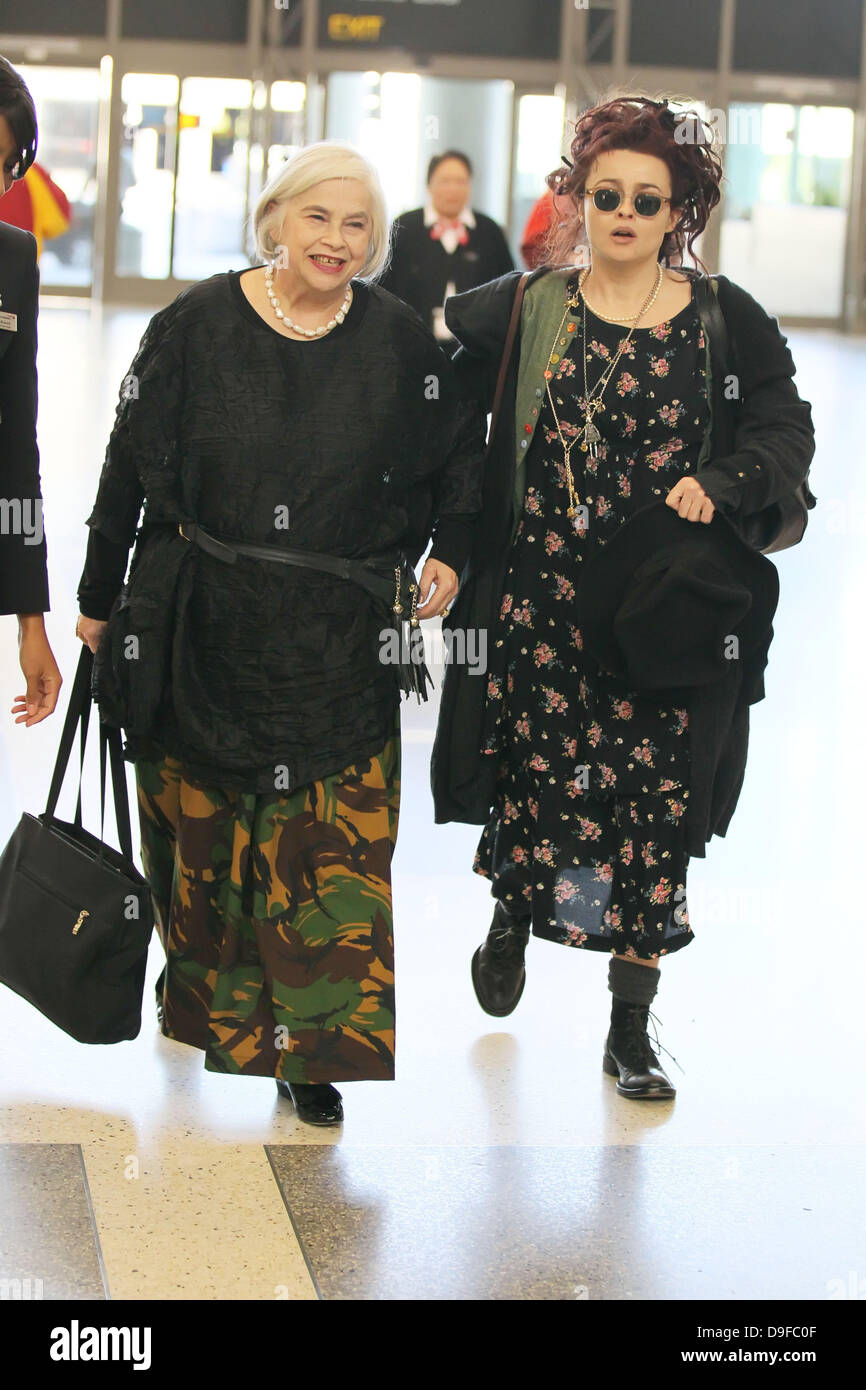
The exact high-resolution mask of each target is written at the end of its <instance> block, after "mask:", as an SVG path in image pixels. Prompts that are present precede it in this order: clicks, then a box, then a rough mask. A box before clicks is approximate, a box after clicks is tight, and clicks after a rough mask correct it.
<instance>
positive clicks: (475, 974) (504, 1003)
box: [472, 902, 532, 1018]
mask: <svg viewBox="0 0 866 1390" xmlns="http://www.w3.org/2000/svg"><path fill="white" fill-rule="evenodd" d="M531 930H532V917H531V915H527V916H523V917H514V916H512V914H511V913H510V912H509V911H508V909H507V908H505V907H504V906H503V905H502V903H501V902H497V904H496V907H495V908H494V911H493V921H492V922H491V924H490V930H489V931H488V933H487V940H486V941H484V942H483V943H482V944H481V945H480V946H479V947H478V950H477V951H476V952H475V955H474V956H473V957H472V984H473V987H474V989H475V996H476V998H477V1000H478V1002H479V1004H480V1005H481V1007H482V1009H483V1010H484V1012H485V1013H486V1014H491V1015H492V1016H493V1018H505V1016H506V1014H510V1013H512V1012H513V1011H514V1009H516V1008H517V1005H518V1003H519V1002H520V996H521V994H522V993H523V986H524V985H525V984H526V967H525V965H524V963H523V954H524V951H525V950H526V943H527V941H528V940H529V936H530V932H531Z"/></svg>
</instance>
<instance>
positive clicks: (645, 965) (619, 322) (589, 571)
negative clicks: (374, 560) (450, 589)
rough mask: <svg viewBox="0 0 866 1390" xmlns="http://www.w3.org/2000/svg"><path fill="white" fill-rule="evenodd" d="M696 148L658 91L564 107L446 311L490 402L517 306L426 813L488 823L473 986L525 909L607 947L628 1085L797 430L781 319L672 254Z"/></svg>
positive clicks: (504, 996) (609, 1064)
mask: <svg viewBox="0 0 866 1390" xmlns="http://www.w3.org/2000/svg"><path fill="white" fill-rule="evenodd" d="M712 144H713V133H712V131H711V130H710V129H709V128H708V127H707V126H706V125H705V124H704V123H703V122H702V121H701V120H700V118H699V117H697V116H696V115H695V114H694V113H687V114H686V115H685V116H684V117H679V118H678V117H675V116H674V113H673V112H672V111H671V110H670V108H669V107H668V105H667V103H666V102H664V101H661V102H657V101H652V100H649V99H648V98H644V97H617V98H614V99H612V100H609V101H605V102H602V103H601V104H599V105H597V106H594V107H592V108H591V109H589V110H587V111H585V112H584V113H583V114H582V115H581V117H580V118H579V119H578V121H577V123H576V126H575V134H574V139H573V141H572V144H571V150H570V155H569V158H568V159H566V160H564V163H563V166H562V168H560V169H559V170H557V171H556V172H555V173H553V174H551V175H550V177H549V179H548V183H549V186H550V187H551V188H552V189H553V191H554V195H555V197H556V199H557V205H558V209H557V210H558V212H559V214H560V216H559V219H558V221H557V223H556V225H555V227H554V229H553V231H552V233H551V238H550V244H549V246H548V253H547V257H546V264H544V265H543V266H541V267H540V268H539V269H537V270H535V271H534V272H533V273H532V274H531V275H530V276H529V277H528V278H526V279H524V282H523V288H524V290H525V293H524V297H523V300H522V306H521V307H520V308H519V309H518V308H517V305H518V304H519V300H516V295H517V292H518V289H519V287H520V286H519V282H520V277H519V276H518V275H516V274H514V275H507V276H503V277H502V278H501V279H499V280H497V281H494V282H492V283H491V284H489V285H485V286H482V287H481V288H480V289H478V290H474V291H470V292H468V293H465V294H462V295H457V296H456V297H454V298H452V299H451V300H450V301H449V302H448V305H447V307H446V319H447V322H448V324H449V327H450V328H451V330H452V332H453V333H454V334H455V336H456V337H457V338H458V339H459V340H460V342H461V344H462V348H461V350H460V351H459V352H458V353H457V355H456V357H455V366H456V367H457V370H458V372H459V373H460V375H461V377H462V379H463V381H464V383H465V385H466V386H467V388H468V389H469V390H470V391H472V392H473V393H474V394H475V395H476V396H477V398H478V399H479V400H480V401H481V402H482V404H483V405H484V406H485V408H487V409H488V410H489V409H490V407H491V401H492V400H493V397H494V385H495V383H496V381H497V376H498V370H497V369H498V368H499V366H500V358H501V357H502V355H503V352H502V349H503V343H504V342H505V341H506V338H507V330H508V326H509V322H512V323H514V322H516V324H517V328H516V333H517V337H516V340H515V346H514V348H513V350H512V352H511V355H510V358H509V357H508V353H507V350H506V354H505V356H506V360H507V361H508V368H507V374H506V375H505V377H504V391H503V394H502V396H501V412H500V413H498V414H497V415H496V419H495V422H494V425H493V426H492V431H493V432H492V434H491V439H490V445H489V451H488V460H487V471H486V476H485V484H484V489H485V490H484V507H485V514H484V524H483V525H482V526H481V527H479V529H478V533H477V537H476V542H475V546H474V549H473V552H472V556H471V559H470V561H469V564H468V567H467V572H466V574H465V575H464V576H463V583H462V587H461V589H460V594H459V597H458V599H457V602H456V604H455V606H454V610H453V613H452V615H451V618H450V620H449V623H448V625H449V626H451V627H452V628H453V629H462V628H480V629H484V630H486V631H489V634H490V640H489V641H488V644H487V649H488V652H489V654H490V656H489V664H488V671H487V682H486V688H484V689H480V688H479V687H480V686H482V685H484V683H483V682H478V681H473V680H472V679H471V677H470V674H469V673H468V672H467V670H466V668H465V667H459V666H456V665H451V666H449V667H448V668H447V670H446V676H445V682H444V687H443V692H442V704H441V710H440V722H439V728H438V730H437V736H436V743H435V747H434V754H433V764H432V777H433V791H434V798H435V804H436V819H437V821H439V822H442V821H449V820H458V821H467V822H469V823H473V824H482V825H483V826H484V830H483V833H482V835H481V840H480V843H479V845H478V851H477V854H476V857H475V863H474V866H473V867H474V869H475V872H476V873H478V874H481V875H482V876H484V877H486V878H488V879H489V880H490V882H491V885H492V890H491V891H492V895H493V897H494V898H495V899H496V907H495V911H494V915H493V922H492V925H491V927H490V930H489V933H488V936H487V939H486V941H485V942H484V943H483V944H482V945H481V946H480V947H479V948H478V950H477V951H476V952H475V955H474V957H473V961H472V979H473V984H474V987H475V991H476V995H477V997H478V1000H479V1002H480V1004H481V1006H482V1008H484V1009H485V1010H486V1012H487V1013H489V1014H491V1015H493V1016H494V1017H504V1016H505V1015H507V1014H509V1013H511V1011H512V1010H513V1009H514V1008H515V1006H516V1004H517V1002H518V1000H519V998H520V995H521V993H522V991H523V987H524V983H525V963H524V949H525V946H526V944H527V942H528V939H529V936H530V933H532V934H533V935H535V936H538V937H541V938H544V939H546V940H549V941H555V942H558V943H561V944H563V945H567V946H571V947H577V948H582V949H584V950H592V951H606V952H608V953H609V954H610V956H611V960H610V967H609V987H610V990H611V992H612V994H613V1008H612V1016H611V1026H610V1031H609V1033H608V1038H607V1042H606V1046H605V1051H604V1059H603V1065H604V1070H605V1071H606V1072H607V1073H609V1074H611V1075H615V1076H616V1077H617V1090H618V1092H619V1093H620V1094H621V1095H624V1096H628V1097H630V1098H634V1099H662V1098H670V1097H672V1096H673V1095H674V1093H675V1091H674V1087H673V1085H672V1083H671V1081H670V1078H669V1077H668V1076H667V1075H666V1074H665V1072H664V1070H663V1068H662V1067H661V1065H660V1063H659V1059H658V1056H657V1055H656V1053H655V1051H654V1050H653V1046H652V1045H651V1043H650V1040H649V1038H648V1036H647V1026H648V1019H649V1006H650V1004H651V1003H652V1000H653V998H654V996H655V992H656V989H657V984H658V979H659V970H658V964H659V959H660V957H661V956H663V955H669V954H671V953H672V952H674V951H678V950H680V949H681V948H682V947H684V946H686V945H688V944H689V943H690V942H691V940H692V938H693V933H692V928H691V926H690V924H689V917H688V911H687V909H686V905H685V886H686V871H687V866H688V862H689V858H690V856H692V855H697V856H701V857H702V856H704V854H705V845H706V842H707V841H708V840H709V839H710V838H711V836H712V835H713V834H719V835H724V834H725V832H726V829H727V826H728V824H729V822H730V818H731V815H732V814H733V810H734V807H735V805H736V801H737V797H738V795H739V790H740V786H741V783H742V780H743V772H744V768H745V759H746V748H747V740H748V710H749V705H750V704H752V703H755V702H756V701H757V700H759V699H761V698H762V697H763V694H764V691H763V680H762V672H763V668H764V666H765V664H766V654H767V649H768V647H769V642H770V638H771V634H772V627H771V625H770V620H771V618H772V613H773V611H774V608H775V602H776V599H777V597H778V580H777V574H776V570H775V567H774V566H773V565H772V563H771V562H770V561H769V560H768V559H766V556H765V555H761V554H760V553H759V550H758V548H757V547H755V545H754V542H751V537H752V536H753V535H754V534H756V531H755V525H754V524H750V525H749V526H748V527H747V526H746V524H745V519H746V518H747V517H748V518H750V519H751V522H752V523H756V522H758V521H760V520H761V519H762V518H763V519H764V520H766V519H767V518H768V517H769V516H770V514H771V511H772V508H773V507H774V506H776V505H777V504H778V503H779V500H780V499H782V498H785V497H786V496H789V495H790V494H791V493H792V491H793V490H794V489H797V488H798V487H799V486H800V484H801V483H803V482H804V480H805V479H806V475H807V473H808V466H809V462H810V460H811V457H812V454H813V451H814V437H813V429H812V422H811V413H810V408H809V404H808V402H805V401H802V400H801V399H800V397H799V396H798V393H797V390H796V388H795V386H794V384H793V381H792V377H793V375H794V370H795V369H794V364H793V361H792V359H791V355H790V352H789V351H788V349H787V346H786V340H785V338H784V337H783V336H782V334H781V333H780V331H779V326H778V323H777V321H776V320H775V319H773V318H771V317H770V316H769V315H768V314H766V313H765V311H764V310H763V309H762V308H761V306H760V305H759V304H757V303H756V301H755V300H754V299H753V298H752V297H751V296H750V295H749V294H748V293H747V292H746V291H745V290H743V289H741V288H740V287H739V286H737V285H735V284H733V283H731V282H730V281H729V280H727V279H726V278H725V277H724V276H722V275H719V276H717V277H715V281H716V284H715V285H714V286H713V289H712V290H711V289H710V288H709V285H708V279H707V277H706V276H704V275H702V274H700V273H699V272H697V271H695V270H687V269H686V268H685V267H684V266H683V265H682V260H683V253H684V250H686V249H687V251H688V253H689V254H690V255H692V256H693V258H694V259H695V260H697V257H695V256H694V250H693V247H694V242H695V240H696V238H697V237H698V236H699V235H700V233H701V232H702V231H703V229H704V227H705V226H706V224H707V221H708V218H709V216H710V213H711V211H712V209H713V208H714V207H715V206H716V205H717V203H718V202H719V197H720V194H719V183H720V179H721V177H722V168H721V164H720V161H719V159H718V156H717V155H716V153H715V151H714V150H713V148H712ZM580 242H584V243H585V244H586V248H587V250H588V254H587V255H586V256H584V257H583V261H584V264H583V266H582V268H581V267H578V266H576V265H575V264H574V261H575V254H574V252H575V248H576V247H577V245H578V244H579V243H580ZM563 259H566V260H567V261H568V262H569V264H567V265H565V266H563V265H562V264H561V262H562V260H563ZM713 291H715V292H713ZM716 299H717V301H718V309H721V312H722V315H723V317H724V323H725V324H726V326H727V334H728V338H729V341H730V345H731V347H732V348H733V349H734V350H735V353H736V363H737V375H736V377H734V378H733V382H734V385H735V386H736V385H737V384H738V387H739V390H738V391H737V392H736V394H737V395H738V399H737V400H735V401H731V400H729V399H728V398H729V397H730V396H731V395H732V394H734V393H733V392H732V390H731V386H732V381H731V379H729V378H728V377H727V376H726V374H725V366H724V363H725V359H724V358H723V357H722V356H720V355H719V353H718V342H719V339H718V336H717V334H718V330H717V329H714V330H713V332H712V334H711V331H710V325H711V324H712V323H716V324H717V323H718V319H717V318H716V319H712V318H711V309H710V308H708V307H707V306H708V305H715V303H716ZM513 308H514V309H515V312H517V313H519V318H518V319H516V320H515V319H514V318H513V317H512V309H513ZM718 309H716V310H715V312H716V314H718ZM711 337H712V341H711ZM711 349H712V350H711ZM759 529H760V528H759ZM747 533H748V534H747ZM772 541H773V537H772V536H770V542H771V543H772ZM760 548H761V549H765V550H766V549H767V548H770V547H769V546H767V545H763V546H761V547H760ZM671 557H673V558H671ZM639 561H640V564H639V563H638V562H639ZM629 585H631V588H629V587H628V586H629ZM747 613H748V614H749V615H750V616H749V617H748V619H747V618H746V617H745V615H746V614H747ZM600 615H601V616H600ZM605 615H606V617H605ZM605 622H606V623H607V629H606V630H605ZM659 634H661V635H659ZM722 638H724V639H725V641H727V642H728V643H729V646H728V647H726V648H725V649H724V651H722V649H721V642H722ZM731 639H734V645H733V646H730V642H731ZM740 644H741V645H740ZM623 653H625V656H624V655H623ZM626 656H627V658H628V659H625V657H626ZM723 656H724V657H725V658H727V659H724V660H723V659H722V657H723ZM733 657H739V658H741V659H730V658H733Z"/></svg>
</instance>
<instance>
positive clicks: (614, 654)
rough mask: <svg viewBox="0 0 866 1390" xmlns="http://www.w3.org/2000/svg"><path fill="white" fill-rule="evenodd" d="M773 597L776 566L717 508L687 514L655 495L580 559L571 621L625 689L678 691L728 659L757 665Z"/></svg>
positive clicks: (720, 669)
mask: <svg viewBox="0 0 866 1390" xmlns="http://www.w3.org/2000/svg"><path fill="white" fill-rule="evenodd" d="M778 600H779V575H778V572H777V570H776V567H775V565H774V564H773V562H772V561H771V560H768V559H767V557H766V555H762V554H761V553H760V551H758V550H755V549H754V548H753V547H752V546H750V545H749V544H748V543H747V542H746V541H745V540H744V539H743V538H742V536H741V535H740V534H739V532H738V531H737V530H736V528H735V527H734V525H733V524H732V523H731V522H730V521H729V520H728V519H727V517H725V516H724V515H723V513H721V512H720V511H718V510H717V511H716V512H714V514H713V518H712V520H711V521H710V522H709V523H706V522H702V521H687V520H685V518H683V517H681V516H679V514H678V513H677V512H676V511H675V509H674V508H673V507H669V506H668V505H667V503H666V502H653V503H651V504H650V505H649V506H647V507H643V508H641V510H640V511H638V512H636V513H635V514H634V516H632V517H630V518H629V520H628V521H627V522H626V523H625V525H623V526H621V527H620V528H619V530H618V531H616V532H615V534H614V535H613V536H612V537H611V539H610V540H609V541H608V542H607V543H606V544H605V545H601V546H598V548H597V549H596V550H595V551H594V553H593V554H592V555H591V556H590V557H589V558H588V559H587V561H586V563H585V564H584V566H583V572H582V574H581V577H580V582H579V584H578V588H577V595H576V608H577V625H578V627H579V628H580V632H581V635H582V637H583V643H584V648H585V650H586V651H588V652H589V653H590V655H591V656H593V657H594V658H595V660H596V661H597V662H598V663H599V665H600V666H601V667H602V669H603V670H604V671H607V672H608V673H610V674H612V675H615V676H619V677H621V678H622V679H623V680H625V681H626V682H627V683H628V685H629V688H630V689H633V690H635V691H636V692H641V693H646V694H654V695H658V697H659V698H660V699H665V698H670V697H671V696H677V695H679V696H682V697H685V696H686V695H687V694H688V692H689V691H690V690H694V689H696V688H698V687H702V686H706V685H709V684H711V683H712V682H714V681H719V680H723V679H724V678H725V677H726V676H727V675H728V674H729V673H730V671H731V661H732V660H733V661H737V660H744V661H746V660H748V659H749V658H750V657H753V658H759V659H760V665H761V669H763V665H765V664H766V653H767V650H768V649H769V645H770V641H771V640H772V633H773V628H772V621H773V615H774V613H775V611H776V605H777V603H778ZM732 639H736V640H732ZM741 669H743V668H741Z"/></svg>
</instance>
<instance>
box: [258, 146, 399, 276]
mask: <svg viewBox="0 0 866 1390" xmlns="http://www.w3.org/2000/svg"><path fill="white" fill-rule="evenodd" d="M325 179H358V180H359V181H360V182H361V183H363V184H364V187H365V188H366V189H367V192H368V194H369V197H370V221H371V227H370V243H369V247H368V250H367V259H366V260H365V261H364V264H363V266H362V267H361V269H360V271H359V272H358V274H359V277H361V276H362V277H363V278H364V279H366V280H372V279H375V278H376V276H378V275H381V274H382V272H383V270H384V269H385V267H386V265H387V264H388V258H389V255H390V249H391V228H390V223H389V220H388V211H387V207H386V204H385V194H384V193H383V191H382V184H381V182H380V180H379V175H378V173H377V171H376V168H375V166H374V165H373V164H371V163H370V161H369V159H367V158H366V157H365V156H364V155H363V154H361V151H360V150H357V149H355V146H354V145H349V144H346V143H345V142H343V141H341V140H318V141H317V142H316V143H315V144H313V145H306V146H305V147H304V148H303V149H302V150H299V151H298V152H297V154H293V155H291V156H290V157H289V158H288V159H287V160H286V162H285V163H284V164H283V165H282V166H281V168H279V169H278V170H277V172H276V174H275V175H274V177H273V178H272V179H271V180H270V181H269V182H268V184H267V185H266V187H265V188H264V189H263V190H262V192H261V194H260V196H259V199H258V202H257V203H256V206H255V209H254V211H253V218H252V221H253V237H254V240H255V248H256V254H257V255H258V256H259V257H260V259H261V260H263V261H268V260H270V259H271V258H272V257H273V256H275V255H276V253H277V244H276V242H275V241H274V234H275V232H276V231H277V230H278V228H279V227H280V226H281V225H282V221H283V218H284V216H285V211H284V206H283V205H284V204H285V203H287V202H288V201H289V199H290V198H297V197H300V195H301V194H302V193H306V192H307V190H308V189H310V188H312V187H313V186H314V185H315V184H317V183H323V182H324V180H325Z"/></svg>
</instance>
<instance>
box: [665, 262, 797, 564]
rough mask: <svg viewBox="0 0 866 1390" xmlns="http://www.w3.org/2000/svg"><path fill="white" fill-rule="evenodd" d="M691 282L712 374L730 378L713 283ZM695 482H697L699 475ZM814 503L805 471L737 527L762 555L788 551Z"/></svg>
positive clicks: (731, 368) (725, 332) (697, 278)
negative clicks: (791, 486)
mask: <svg viewBox="0 0 866 1390" xmlns="http://www.w3.org/2000/svg"><path fill="white" fill-rule="evenodd" d="M684 269H685V267H683V266H677V270H684ZM694 281H695V302H696V304H697V307H698V312H699V313H700V316H701V319H702V321H703V324H704V327H705V329H706V330H707V336H708V338H709V342H710V353H711V358H712V361H713V371H718V372H719V373H720V375H721V376H722V377H726V376H729V375H730V374H731V373H732V372H735V370H736V364H735V362H734V361H733V359H732V355H731V345H730V339H729V336H728V329H727V325H726V323H725V316H724V314H723V313H722V310H721V307H720V305H719V299H718V288H717V284H716V281H715V279H714V278H713V277H708V276H706V275H698V274H695V275H694ZM732 425H733V421H732ZM698 478H699V480H700V475H698ZM817 500H818V499H817V498H816V496H815V494H814V493H813V492H812V489H811V488H810V487H809V474H808V471H807V473H806V477H805V480H804V481H803V482H802V483H799V484H798V486H797V487H796V488H794V489H793V491H792V492H789V493H786V494H785V495H784V496H783V497H780V498H778V499H777V500H776V501H775V502H771V503H770V505H769V506H767V507H762V508H761V509H760V511H757V512H749V513H747V514H746V515H745V516H743V517H742V518H741V519H740V520H739V521H738V522H737V525H738V526H739V529H740V531H741V534H742V535H743V536H744V538H745V539H746V540H747V541H748V543H749V545H751V546H754V548H755V550H760V551H761V552H762V553H763V554H764V555H772V554H774V553H775V552H776V551H777V550H788V549H789V548H790V547H791V546H792V545H798V544H799V542H800V541H801V540H802V539H803V533H804V531H805V530H806V524H807V522H808V520H809V512H810V511H811V510H812V508H813V507H814V506H815V505H816V503H817Z"/></svg>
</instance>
